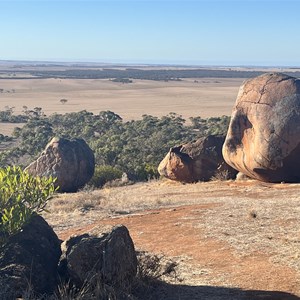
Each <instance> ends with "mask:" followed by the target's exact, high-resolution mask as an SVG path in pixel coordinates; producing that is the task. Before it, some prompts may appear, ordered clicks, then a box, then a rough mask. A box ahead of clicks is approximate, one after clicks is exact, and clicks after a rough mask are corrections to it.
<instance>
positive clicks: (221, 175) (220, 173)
mask: <svg viewBox="0 0 300 300" xmlns="http://www.w3.org/2000/svg"><path fill="white" fill-rule="evenodd" d="M228 179H230V176H229V172H228V170H217V171H216V173H215V175H214V176H212V177H211V179H210V180H211V181H226V180H228Z"/></svg>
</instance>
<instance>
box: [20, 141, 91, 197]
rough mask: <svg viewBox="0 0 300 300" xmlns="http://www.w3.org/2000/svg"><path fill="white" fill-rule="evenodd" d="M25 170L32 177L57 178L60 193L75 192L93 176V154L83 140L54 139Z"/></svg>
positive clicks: (56, 183)
mask: <svg viewBox="0 0 300 300" xmlns="http://www.w3.org/2000/svg"><path fill="white" fill-rule="evenodd" d="M25 170H26V171H27V172H28V173H29V174H31V175H33V176H40V177H42V176H46V177H50V176H52V177H55V178H57V179H56V182H55V185H56V187H58V189H59V191H60V192H76V191H77V190H78V189H80V188H82V187H83V186H84V185H85V184H86V183H87V182H89V180H90V179H91V178H92V176H93V175H94V170H95V158H94V153H93V151H92V150H91V149H90V147H89V146H88V145H87V144H86V142H85V141H84V140H83V139H73V140H67V139H64V138H56V137H55V138H53V139H52V140H51V141H50V143H49V144H48V145H47V146H46V148H45V150H44V151H43V152H42V153H41V155H40V156H39V158H38V159H37V160H36V161H34V162H33V163H31V164H30V165H29V166H28V167H27V168H26V169H25Z"/></svg>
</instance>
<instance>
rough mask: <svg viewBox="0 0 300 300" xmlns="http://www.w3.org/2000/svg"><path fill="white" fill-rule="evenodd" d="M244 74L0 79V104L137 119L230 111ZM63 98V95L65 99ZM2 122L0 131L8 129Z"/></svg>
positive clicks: (220, 113)
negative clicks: (124, 79)
mask: <svg viewBox="0 0 300 300" xmlns="http://www.w3.org/2000/svg"><path fill="white" fill-rule="evenodd" d="M243 80H244V79H239V78H237V79H236V78H234V79H227V78H222V79H221V78H201V79H197V80H196V79H191V78H189V79H185V80H182V81H168V82H164V81H153V80H140V79H138V80H133V83H129V84H123V83H119V82H113V81H110V80H108V79H54V78H47V79H40V78H39V79H0V88H2V89H4V91H6V92H3V93H1V94H0V110H4V109H5V107H6V106H9V107H15V112H16V113H21V112H22V110H23V106H27V107H28V108H30V109H33V108H34V107H41V108H42V109H43V111H44V112H45V113H46V114H47V115H49V114H52V113H55V112H56V113H61V114H64V113H67V112H77V111H80V110H87V111H91V112H93V113H95V114H97V113H99V112H100V111H105V110H111V111H113V112H115V113H117V114H119V115H120V116H121V117H122V118H123V119H124V120H132V119H135V120H136V119H140V118H141V117H142V115H143V114H149V115H153V116H158V117H161V116H163V115H167V114H168V113H170V112H175V113H177V114H180V115H182V116H183V117H184V118H186V119H188V118H189V117H196V116H201V117H203V118H207V117H213V116H221V115H230V113H231V109H232V106H233V104H234V101H235V98H236V95H237V92H238V88H239V86H240V84H241V83H242V82H243ZM61 99H67V100H68V101H67V102H66V103H65V104H62V103H61V102H60V100H61ZM11 127H12V126H11V124H6V125H3V124H2V125H1V129H0V133H2V134H5V133H9V132H10V131H11Z"/></svg>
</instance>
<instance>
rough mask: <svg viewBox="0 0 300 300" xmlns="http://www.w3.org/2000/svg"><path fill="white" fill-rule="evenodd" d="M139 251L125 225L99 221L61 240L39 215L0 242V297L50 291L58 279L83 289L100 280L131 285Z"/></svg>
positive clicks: (116, 285)
mask: <svg viewBox="0 0 300 300" xmlns="http://www.w3.org/2000/svg"><path fill="white" fill-rule="evenodd" d="M136 272H137V257H136V252H135V249H134V245H133V242H132V239H131V237H130V235H129V232H128V230H127V228H126V227H124V226H122V225H119V226H116V227H112V226H109V227H104V228H102V227H98V228H95V229H94V230H93V231H92V232H90V233H87V234H83V235H80V236H76V237H71V238H69V239H68V240H67V241H65V242H64V243H63V244H62V245H61V241H60V240H59V239H58V237H57V235H56V234H55V233H54V231H53V230H52V228H51V227H50V226H49V225H48V224H47V223H46V221H45V220H44V219H43V218H42V217H40V216H38V215H36V216H34V217H33V218H32V219H31V221H30V223H28V224H27V225H25V226H24V228H23V230H22V232H19V233H18V234H16V235H14V236H12V237H11V238H9V240H8V242H7V243H6V244H5V245H4V246H2V247H1V248H0V291H1V293H0V299H1V300H2V299H3V300H4V299H5V300H7V299H16V298H21V297H24V294H25V293H26V291H27V292H28V291H30V292H31V294H34V295H45V294H52V293H53V292H55V291H56V290H57V288H58V285H59V284H64V283H65V284H66V285H67V283H68V284H69V285H70V286H73V287H75V288H77V289H78V290H80V289H81V288H82V287H83V286H84V285H85V284H87V283H88V284H89V285H93V284H97V283H99V282H101V284H107V285H109V286H112V287H114V288H116V289H117V288H118V287H122V288H124V286H130V284H131V283H132V281H133V279H134V277H135V275H136Z"/></svg>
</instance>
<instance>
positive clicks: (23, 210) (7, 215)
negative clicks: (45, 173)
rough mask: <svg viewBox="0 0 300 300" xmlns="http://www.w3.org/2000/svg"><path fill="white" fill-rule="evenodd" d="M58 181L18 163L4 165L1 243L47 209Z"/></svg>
mask: <svg viewBox="0 0 300 300" xmlns="http://www.w3.org/2000/svg"><path fill="white" fill-rule="evenodd" d="M54 181H55V180H54V179H53V178H51V177H50V178H45V177H42V178H40V177H33V176H31V175H29V174H28V173H27V172H25V171H22V169H21V168H20V167H16V166H14V167H6V168H4V169H0V245H1V244H2V243H3V242H4V241H5V239H6V238H7V237H8V236H10V235H12V234H15V233H17V232H18V231H19V230H21V228H22V226H23V225H24V224H25V223H27V222H28V221H29V220H30V217H31V216H32V215H33V214H34V213H39V212H41V211H43V210H44V208H45V206H46V203H47V200H49V199H50V198H51V196H52V194H53V193H54V192H55V187H54Z"/></svg>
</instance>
